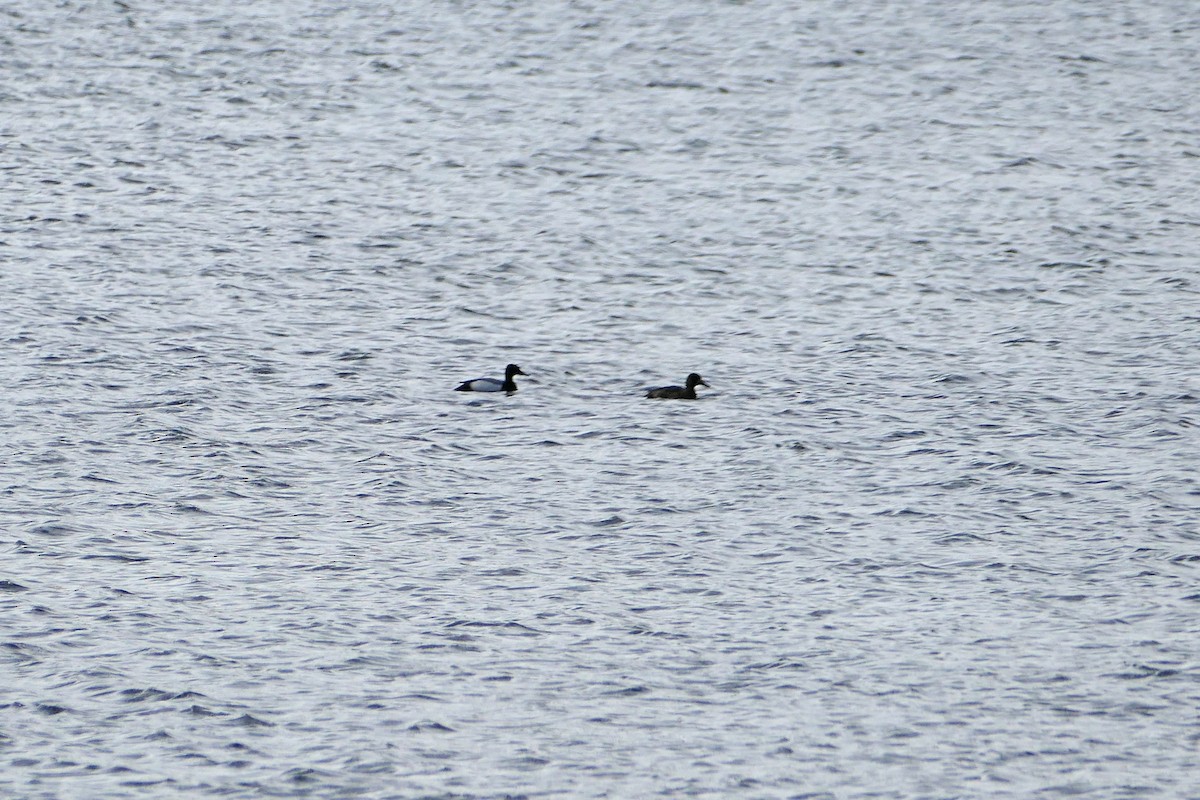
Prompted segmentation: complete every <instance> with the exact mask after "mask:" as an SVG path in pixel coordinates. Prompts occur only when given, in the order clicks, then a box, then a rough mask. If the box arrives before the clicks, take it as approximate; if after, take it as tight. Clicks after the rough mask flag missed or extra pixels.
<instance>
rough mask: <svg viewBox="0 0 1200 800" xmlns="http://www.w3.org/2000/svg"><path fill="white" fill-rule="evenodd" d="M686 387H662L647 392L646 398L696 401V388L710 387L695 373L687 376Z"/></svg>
mask: <svg viewBox="0 0 1200 800" xmlns="http://www.w3.org/2000/svg"><path fill="white" fill-rule="evenodd" d="M686 383H687V385H686V386H660V387H658V388H657V389H651V390H650V391H648V392H646V397H652V398H654V399H656V400H695V399H696V387H697V386H708V384H707V383H705V382H704V378H701V377H700V376H699V375H698V374H697V373H695V372H693V373H692V374H691V375H688V376H687V381H686Z"/></svg>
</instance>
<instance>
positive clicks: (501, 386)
mask: <svg viewBox="0 0 1200 800" xmlns="http://www.w3.org/2000/svg"><path fill="white" fill-rule="evenodd" d="M525 374H526V373H524V372H521V368H520V367H518V366H517V365H516V364H509V365H508V366H507V367H505V368H504V380H502V381H498V380H496V379H495V378H475V379H474V380H470V381H463V382H462V383H460V384H459V385H458V386H456V387H454V391H456V392H508V393H509V394H512V393H513V392H515V391H516V390H517V383H516V381H514V380H513V376H514V375H525Z"/></svg>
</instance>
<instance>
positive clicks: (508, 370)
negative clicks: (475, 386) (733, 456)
mask: <svg viewBox="0 0 1200 800" xmlns="http://www.w3.org/2000/svg"><path fill="white" fill-rule="evenodd" d="M524 374H525V373H524V372H521V368H520V367H518V366H517V365H516V364H509V365H508V366H507V367H505V368H504V377H505V378H508V379H509V380H512V376H513V375H524ZM697 377H699V376H697ZM707 385H708V384H705V386H707Z"/></svg>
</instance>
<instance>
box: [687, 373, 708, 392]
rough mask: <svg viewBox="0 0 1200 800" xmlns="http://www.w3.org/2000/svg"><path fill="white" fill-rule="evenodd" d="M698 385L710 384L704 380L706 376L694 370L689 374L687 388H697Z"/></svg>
mask: <svg viewBox="0 0 1200 800" xmlns="http://www.w3.org/2000/svg"><path fill="white" fill-rule="evenodd" d="M697 386H708V384H707V383H705V382H704V378H701V377H700V376H699V375H698V374H697V373H695V372H693V373H692V374H691V375H688V376H687V388H689V389H695V388H696V387H697Z"/></svg>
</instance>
